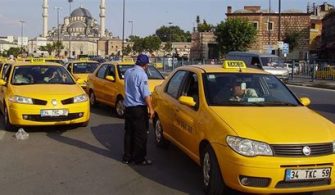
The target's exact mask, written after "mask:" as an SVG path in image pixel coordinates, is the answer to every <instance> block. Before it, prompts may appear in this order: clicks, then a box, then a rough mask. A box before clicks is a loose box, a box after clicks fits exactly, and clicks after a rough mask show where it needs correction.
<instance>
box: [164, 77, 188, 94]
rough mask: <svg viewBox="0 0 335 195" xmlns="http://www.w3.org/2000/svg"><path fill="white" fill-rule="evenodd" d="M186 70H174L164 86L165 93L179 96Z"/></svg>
mask: <svg viewBox="0 0 335 195" xmlns="http://www.w3.org/2000/svg"><path fill="white" fill-rule="evenodd" d="M186 73H187V72H186V71H178V72H176V73H175V74H174V75H173V76H172V78H171V79H170V81H169V83H168V85H167V87H166V93H168V94H169V95H171V96H172V97H174V98H176V99H177V98H178V96H179V93H178V92H179V89H180V87H181V84H182V83H183V80H184V77H185V75H186Z"/></svg>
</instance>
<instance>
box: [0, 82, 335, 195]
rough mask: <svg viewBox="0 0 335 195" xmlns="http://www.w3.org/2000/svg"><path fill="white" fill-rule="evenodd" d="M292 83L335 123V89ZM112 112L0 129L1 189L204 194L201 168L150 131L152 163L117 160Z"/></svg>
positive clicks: (119, 136) (116, 122)
mask: <svg viewBox="0 0 335 195" xmlns="http://www.w3.org/2000/svg"><path fill="white" fill-rule="evenodd" d="M291 88H292V89H293V91H294V93H296V94H297V96H309V97H310V98H311V100H312V104H311V106H310V107H311V108H313V109H315V110H316V111H317V112H319V113H320V114H322V115H324V116H325V117H327V118H329V119H330V120H332V121H333V122H335V91H325V90H315V89H307V88H300V87H299V88H298V87H291ZM111 113H112V111H111V109H110V108H107V107H105V106H99V107H98V108H93V109H92V116H91V117H92V118H91V122H90V124H89V126H88V127H86V128H71V127H57V128H50V127H43V128H29V129H26V130H27V131H28V133H29V135H30V136H29V139H27V140H24V141H17V140H16V139H15V137H14V134H15V132H6V131H3V130H0V148H1V150H0V151H1V154H0V193H1V194H6V195H7V194H34V195H35V194H153V195H156V194H203V191H202V188H201V181H200V177H201V175H200V168H199V167H198V166H197V165H196V164H195V163H194V162H193V161H191V160H190V159H189V158H188V157H186V156H185V155H184V154H182V153H181V152H180V151H179V150H178V149H177V148H176V147H174V146H171V147H170V148H169V149H167V150H162V149H159V148H156V147H155V146H154V144H153V136H152V131H151V135H150V136H149V141H148V154H149V155H148V156H149V158H151V159H152V160H153V162H154V164H153V165H152V166H148V167H141V166H135V165H132V166H128V165H124V164H122V163H121V162H120V160H121V156H122V151H123V149H122V148H123V120H121V119H117V118H116V117H115V115H113V114H111ZM0 121H1V122H0V124H1V126H0V129H3V126H2V119H0ZM315 194H335V192H330V191H328V192H319V193H315Z"/></svg>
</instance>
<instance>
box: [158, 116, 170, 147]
mask: <svg viewBox="0 0 335 195" xmlns="http://www.w3.org/2000/svg"><path fill="white" fill-rule="evenodd" d="M154 135H155V143H156V146H158V147H160V148H167V147H168V146H169V144H170V142H169V141H167V140H166V139H165V138H164V135H163V128H162V124H161V121H160V120H159V118H158V117H156V118H155V119H154Z"/></svg>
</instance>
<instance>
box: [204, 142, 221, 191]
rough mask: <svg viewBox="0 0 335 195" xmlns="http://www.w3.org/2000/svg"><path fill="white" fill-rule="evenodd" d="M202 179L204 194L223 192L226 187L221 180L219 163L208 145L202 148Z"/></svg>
mask: <svg viewBox="0 0 335 195" xmlns="http://www.w3.org/2000/svg"><path fill="white" fill-rule="evenodd" d="M201 170H202V181H203V186H204V190H205V193H206V194H224V193H225V192H227V191H228V188H227V187H226V185H225V184H224V182H223V179H222V175H221V170H220V167H219V163H218V161H217V158H216V156H215V152H214V151H213V149H212V147H211V146H210V145H207V146H206V147H205V148H204V149H203V150H202V155H201Z"/></svg>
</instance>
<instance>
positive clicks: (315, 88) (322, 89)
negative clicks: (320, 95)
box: [287, 84, 335, 92]
mask: <svg viewBox="0 0 335 195" xmlns="http://www.w3.org/2000/svg"><path fill="white" fill-rule="evenodd" d="M287 86H289V87H297V88H305V89H314V90H320V91H331V92H335V90H334V89H325V88H318V87H309V86H301V85H290V84H288V85H287Z"/></svg>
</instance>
